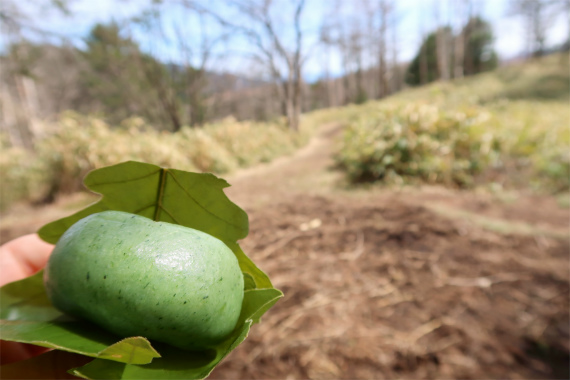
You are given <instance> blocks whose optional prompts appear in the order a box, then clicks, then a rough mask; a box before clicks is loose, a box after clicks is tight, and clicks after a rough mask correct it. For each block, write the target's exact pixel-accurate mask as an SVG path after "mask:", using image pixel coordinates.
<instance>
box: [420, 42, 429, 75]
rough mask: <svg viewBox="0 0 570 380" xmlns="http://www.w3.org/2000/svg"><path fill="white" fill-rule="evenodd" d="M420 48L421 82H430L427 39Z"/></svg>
mask: <svg viewBox="0 0 570 380" xmlns="http://www.w3.org/2000/svg"><path fill="white" fill-rule="evenodd" d="M420 49H421V50H420V84H426V83H427V82H428V61H427V39H425V40H424V41H423V42H422V46H421V48H420Z"/></svg>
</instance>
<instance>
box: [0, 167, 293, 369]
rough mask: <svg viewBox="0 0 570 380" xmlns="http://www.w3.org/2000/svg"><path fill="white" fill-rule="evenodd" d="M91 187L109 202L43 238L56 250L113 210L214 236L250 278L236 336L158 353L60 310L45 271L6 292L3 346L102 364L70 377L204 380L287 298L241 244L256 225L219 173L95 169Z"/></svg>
mask: <svg viewBox="0 0 570 380" xmlns="http://www.w3.org/2000/svg"><path fill="white" fill-rule="evenodd" d="M84 182H85V185H86V186H87V187H88V188H89V189H91V190H93V191H95V192H98V193H100V194H102V195H103V196H102V198H101V200H99V201H98V202H97V203H95V204H93V205H91V206H89V207H87V208H86V209H84V210H82V211H79V212H77V213H75V214H73V215H71V216H69V217H67V218H63V219H60V220H57V221H55V222H53V223H50V224H48V225H46V226H44V227H42V228H41V229H40V231H39V235H40V237H42V238H43V239H44V240H45V241H48V242H51V243H56V242H57V240H58V239H59V237H60V236H61V235H62V234H63V233H64V232H65V231H66V230H67V229H68V228H69V227H70V226H71V225H73V224H74V223H75V222H77V221H78V220H80V219H82V218H84V217H86V216H88V215H90V214H93V213H96V212H101V211H105V210H117V211H124V212H130V213H135V214H139V215H142V216H145V217H148V218H151V219H153V220H155V221H165V222H169V223H175V224H180V225H183V226H186V227H190V228H194V229H197V230H201V231H203V232H206V233H208V234H210V235H213V236H215V237H217V238H219V239H220V240H222V241H223V242H224V243H225V244H226V245H227V246H228V247H229V248H230V249H231V250H232V251H233V252H234V254H235V255H236V257H237V259H238V262H239V265H240V268H241V270H242V272H243V275H244V300H243V304H242V311H241V314H240V317H239V320H238V324H237V326H236V328H235V330H234V332H233V333H232V334H231V335H230V336H229V337H228V338H227V339H226V340H225V341H224V342H222V343H221V344H219V345H218V346H217V347H215V348H214V349H211V350H209V351H205V352H192V351H184V350H180V349H177V348H175V347H171V346H168V345H166V344H163V343H159V342H153V343H152V346H151V345H150V342H148V341H147V340H146V339H145V338H143V337H131V338H127V339H123V340H121V338H119V337H117V336H114V335H113V334H110V333H108V332H107V331H105V330H102V329H101V328H99V327H97V326H95V325H93V324H91V323H89V322H85V321H78V320H73V319H70V318H69V317H67V316H65V315H63V314H61V313H60V312H59V311H58V310H56V309H55V308H53V307H52V306H51V304H50V303H49V300H48V298H47V295H46V294H45V290H44V288H43V282H42V273H41V272H40V273H38V274H37V275H35V276H32V277H29V278H27V279H24V280H22V281H18V282H15V283H11V284H8V285H6V286H4V287H2V288H1V289H0V301H1V306H2V310H1V311H0V315H1V317H2V319H3V320H2V321H1V322H0V333H1V336H2V339H6V340H12V341H17V342H23V343H31V344H36V345H40V346H44V347H51V348H56V349H58V350H64V351H68V352H73V353H80V354H82V355H86V356H91V357H95V358H96V359H95V360H93V361H92V362H90V363H89V364H87V365H85V366H83V367H80V368H76V369H74V370H72V371H70V373H73V374H74V375H76V376H80V377H84V378H102V379H146V378H152V379H174V378H185V379H202V378H204V377H206V376H208V374H209V373H210V372H211V371H212V370H213V369H214V368H215V366H216V365H218V364H219V363H220V361H221V360H222V359H223V358H224V357H225V356H227V355H228V354H229V353H230V352H231V351H232V350H233V349H234V348H235V347H237V345H239V344H240V343H241V342H242V341H243V340H244V339H245V338H246V337H247V334H248V333H249V329H250V327H251V325H252V324H254V323H257V322H259V320H260V317H261V316H262V315H263V314H264V313H265V312H266V311H267V310H268V309H269V308H270V307H271V306H273V304H275V302H277V301H278V300H279V298H281V297H282V296H283V294H282V293H281V292H280V291H279V290H277V289H275V288H273V286H272V284H271V281H270V280H269V278H268V277H267V275H266V274H265V273H263V271H261V270H260V269H259V268H258V267H257V266H256V265H255V264H254V263H253V262H252V261H251V260H250V259H249V258H248V257H247V256H246V255H245V253H244V252H243V251H242V249H241V248H240V246H239V245H238V244H237V240H238V239H241V238H243V237H245V236H246V235H247V233H248V220H247V214H246V213H245V212H244V211H243V210H241V209H240V208H239V207H238V206H236V205H235V204H233V203H232V202H231V201H230V200H229V199H228V198H227V197H226V195H225V194H224V192H223V189H224V188H225V187H227V186H229V185H228V184H227V182H226V181H224V180H222V179H219V178H217V177H215V176H213V175H211V174H198V173H188V172H184V171H180V170H175V169H163V168H160V167H158V166H155V165H150V164H145V163H140V162H133V161H129V162H125V163H122V164H118V165H114V166H110V167H106V168H102V169H98V170H94V171H92V172H91V173H89V174H88V175H87V177H86V178H85V181H84ZM153 347H155V348H156V349H157V350H154V348H153ZM157 351H158V352H160V353H161V354H160V355H159V354H158V352H157ZM38 360H39V359H38ZM151 360H152V362H151ZM148 363H150V364H148Z"/></svg>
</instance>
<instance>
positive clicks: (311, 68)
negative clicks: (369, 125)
mask: <svg viewBox="0 0 570 380" xmlns="http://www.w3.org/2000/svg"><path fill="white" fill-rule="evenodd" d="M15 1H18V0H15ZM19 1H20V6H21V7H22V8H24V9H25V10H26V11H27V13H28V14H29V15H30V19H31V20H32V21H33V22H34V24H35V25H36V26H38V27H40V28H42V29H46V30H50V31H53V32H54V33H57V34H60V35H64V36H66V37H68V38H70V39H71V40H72V41H74V43H75V44H76V45H79V46H81V44H82V42H81V39H82V38H83V37H84V36H85V35H86V34H87V33H88V31H89V30H90V28H91V27H92V26H93V24H95V23H97V22H109V21H110V20H111V19H115V20H117V21H120V20H124V19H127V18H129V17H133V16H135V15H137V14H138V13H140V12H141V10H143V9H145V7H146V6H147V4H148V1H147V0H69V2H70V9H71V11H72V16H71V17H66V16H63V15H61V14H58V13H57V12H47V11H46V9H45V8H41V7H38V6H37V2H36V1H34V0H19ZM333 1H334V0H330V1H327V0H307V7H306V9H305V13H304V15H303V26H304V29H305V31H306V35H307V36H308V38H307V41H306V42H305V44H306V46H308V47H312V46H314V43H313V42H314V40H315V39H316V33H317V31H318V29H319V26H320V25H321V23H322V22H323V17H324V14H325V9H327V8H328V6H330V4H331V3H332V2H333ZM338 1H339V4H340V6H341V7H342V6H346V5H347V4H348V3H349V2H350V1H359V0H338ZM436 1H437V2H438V3H439V5H440V9H441V11H440V12H441V14H440V18H441V20H442V21H448V22H451V23H453V22H454V19H453V18H452V16H451V15H452V13H450V9H451V8H452V7H453V6H455V4H456V2H459V1H462V0H398V1H396V6H397V11H396V12H397V15H398V18H399V25H398V36H399V38H398V46H399V60H400V61H408V60H410V59H411V58H412V57H413V56H414V54H415V53H416V50H417V48H418V46H419V43H420V29H421V28H420V25H421V24H423V26H424V28H425V29H426V30H430V29H433V28H434V27H435V17H434V15H433V11H432V9H433V4H434V3H435V2H436ZM508 1H509V0H474V7H475V8H476V9H477V10H478V11H479V13H480V14H482V15H483V17H484V18H485V19H487V20H488V21H490V22H491V24H492V26H493V29H494V33H495V43H494V44H495V49H496V51H497V53H498V54H499V57H500V58H501V59H508V58H512V57H514V56H516V55H518V54H520V53H522V52H524V48H525V42H524V29H523V23H522V20H521V19H520V18H518V17H512V16H509V15H508ZM209 3H211V2H209ZM276 3H277V5H278V6H279V7H282V8H280V9H284V8H283V7H286V6H287V5H286V4H290V2H287V1H286V0H277V1H276ZM286 13H287V12H284V11H283V12H280V13H278V14H276V16H277V17H279V16H283V15H284V14H286ZM166 17H167V20H168V22H177V25H179V27H181V28H192V27H193V25H195V23H192V22H189V21H187V20H181V19H180V17H179V15H177V14H175V12H173V13H172V14H171V15H167V16H166ZM170 20H172V21H170ZM282 21H283V22H286V20H285V19H283V20H282ZM564 21H565V20H564V16H562V17H558V18H557V19H556V21H555V22H554V23H553V24H552V25H551V27H550V29H549V33H548V35H547V45H555V44H560V43H562V42H563V41H564V40H565V39H566V37H567V36H568V29H567V28H568V26H567V25H566V24H565V22H564ZM210 29H211V28H210ZM194 30H195V29H193V31H194ZM135 36H137V33H136V32H135ZM240 44H243V42H238V43H234V44H233V45H232V48H233V49H234V50H238V51H239V50H247V46H246V45H245V44H244V45H243V46H241V45H240ZM141 46H142V47H143V49H147V50H157V49H158V50H160V52H161V55H162V56H163V57H164V58H165V60H177V59H181V58H180V56H179V54H178V51H179V49H177V48H176V46H167V45H164V44H162V45H161V46H159V45H158V44H157V43H156V41H153V40H152V39H145V41H143V42H142V43H141ZM226 48H228V46H227V45H226V46H222V45H220V51H222V50H224V49H226ZM310 50H311V55H310V56H309V59H308V60H307V63H306V65H305V70H304V71H305V76H306V77H307V78H317V77H318V76H320V75H321V74H322V71H323V70H322V69H321V67H322V62H323V56H322V52H320V51H318V50H315V49H312V48H311V49H310ZM220 63H222V64H223V66H222V67H225V68H226V69H227V71H231V72H235V71H237V72H239V71H241V72H243V71H250V70H251V64H250V63H249V62H248V61H246V60H245V59H243V57H240V56H239V55H237V56H228V55H225V56H223V58H221V61H220V60H218V61H216V60H214V61H212V67H220V66H219V65H220ZM329 65H330V69H331V71H332V72H333V73H335V72H340V71H341V68H340V58H339V57H338V56H332V57H331V58H330V62H329Z"/></svg>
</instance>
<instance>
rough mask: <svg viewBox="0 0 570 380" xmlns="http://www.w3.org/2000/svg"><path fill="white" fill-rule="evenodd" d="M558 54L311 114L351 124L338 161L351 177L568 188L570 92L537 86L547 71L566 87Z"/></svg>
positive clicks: (569, 175)
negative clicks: (564, 92) (380, 98)
mask: <svg viewBox="0 0 570 380" xmlns="http://www.w3.org/2000/svg"><path fill="white" fill-rule="evenodd" d="M560 58H561V56H559V55H553V56H551V57H544V58H542V59H540V60H538V61H532V62H529V63H525V64H521V65H513V66H509V67H504V68H501V69H499V70H497V71H496V72H492V73H485V74H479V75H477V76H476V77H473V78H465V79H463V80H461V81H454V82H446V83H441V82H440V83H437V84H433V85H430V86H424V87H421V88H418V89H414V90H410V91H404V92H402V93H400V94H398V95H396V96H394V97H391V98H388V99H387V100H385V101H383V102H369V103H367V104H365V105H362V106H351V107H345V108H342V109H338V110H334V111H328V112H324V111H319V112H318V113H315V116H314V117H316V118H318V119H319V120H320V121H321V122H330V121H341V122H343V123H344V124H346V125H347V130H346V133H345V135H344V136H343V140H342V147H341V150H340V153H339V154H338V156H337V161H338V163H339V165H340V166H341V167H342V168H343V169H344V170H345V171H346V172H347V175H348V176H349V178H350V179H351V180H352V181H354V182H358V181H375V180H376V181H377V180H382V181H388V182H389V181H396V182H402V181H406V182H410V181H411V182H414V181H420V180H421V181H427V182H440V183H446V184H455V185H459V186H471V185H476V184H477V183H480V182H486V181H497V182H499V183H500V184H501V185H503V186H514V187H528V186H530V187H531V188H533V189H536V190H539V191H547V192H561V191H567V190H568V189H569V188H570V131H569V130H568V120H570V109H569V108H568V103H567V99H568V94H567V93H566V94H561V93H558V92H557V89H558V86H559V84H557V85H556V86H546V87H545V88H544V89H543V90H542V91H544V92H545V93H546V94H548V96H542V95H541V96H537V94H536V87H535V86H534V83H536V82H537V80H539V79H540V78H543V77H545V76H547V77H551V76H556V77H561V78H565V82H566V84H565V85H566V86H567V85H568V75H569V74H568V71H567V66H565V65H563V64H562V61H561V60H560ZM426 99H429V105H427V104H426ZM537 99H540V101H537Z"/></svg>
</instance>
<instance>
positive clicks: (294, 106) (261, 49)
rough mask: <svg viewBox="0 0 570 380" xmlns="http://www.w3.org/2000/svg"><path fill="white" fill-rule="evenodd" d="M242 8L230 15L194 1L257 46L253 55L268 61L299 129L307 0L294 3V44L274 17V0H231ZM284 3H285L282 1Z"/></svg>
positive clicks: (291, 121)
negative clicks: (303, 26) (304, 20)
mask: <svg viewBox="0 0 570 380" xmlns="http://www.w3.org/2000/svg"><path fill="white" fill-rule="evenodd" d="M227 3H228V4H229V5H230V6H232V7H233V8H235V9H236V10H237V11H238V14H239V17H236V18H235V19H232V20H230V19H228V18H227V17H226V16H224V15H222V14H220V13H219V12H216V11H215V10H213V9H208V8H204V7H203V6H200V5H197V4H196V3H194V4H193V6H194V7H196V8H199V9H202V10H204V11H205V12H208V13H209V14H211V15H213V16H214V17H216V18H217V19H218V20H219V21H220V22H221V23H222V24H223V25H225V26H226V27H228V28H231V29H233V30H235V31H239V32H241V34H243V35H244V36H245V37H246V38H247V39H248V41H249V42H250V43H251V46H252V47H253V51H252V53H251V55H252V56H253V58H254V59H255V60H256V61H257V62H259V63H260V64H262V65H264V66H265V67H266V68H267V70H268V72H269V74H270V76H271V78H272V79H273V80H274V82H275V83H276V85H277V88H278V96H279V97H280V99H281V102H282V105H283V107H282V108H283V111H284V114H285V116H286V117H287V123H288V125H289V128H290V129H292V130H295V131H297V130H299V121H300V115H301V101H302V99H301V97H302V81H303V78H302V68H303V64H304V62H305V58H306V56H305V55H304V49H303V30H302V28H301V16H302V13H303V9H304V7H305V0H297V1H295V3H294V6H293V17H292V18H293V20H292V21H293V22H292V25H293V36H294V37H293V46H292V48H289V47H288V46H287V45H286V43H285V40H286V34H285V33H280V30H278V29H277V27H276V21H275V20H274V19H273V17H272V10H274V2H273V1H272V0H261V1H255V0H227ZM280 5H283V3H280Z"/></svg>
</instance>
